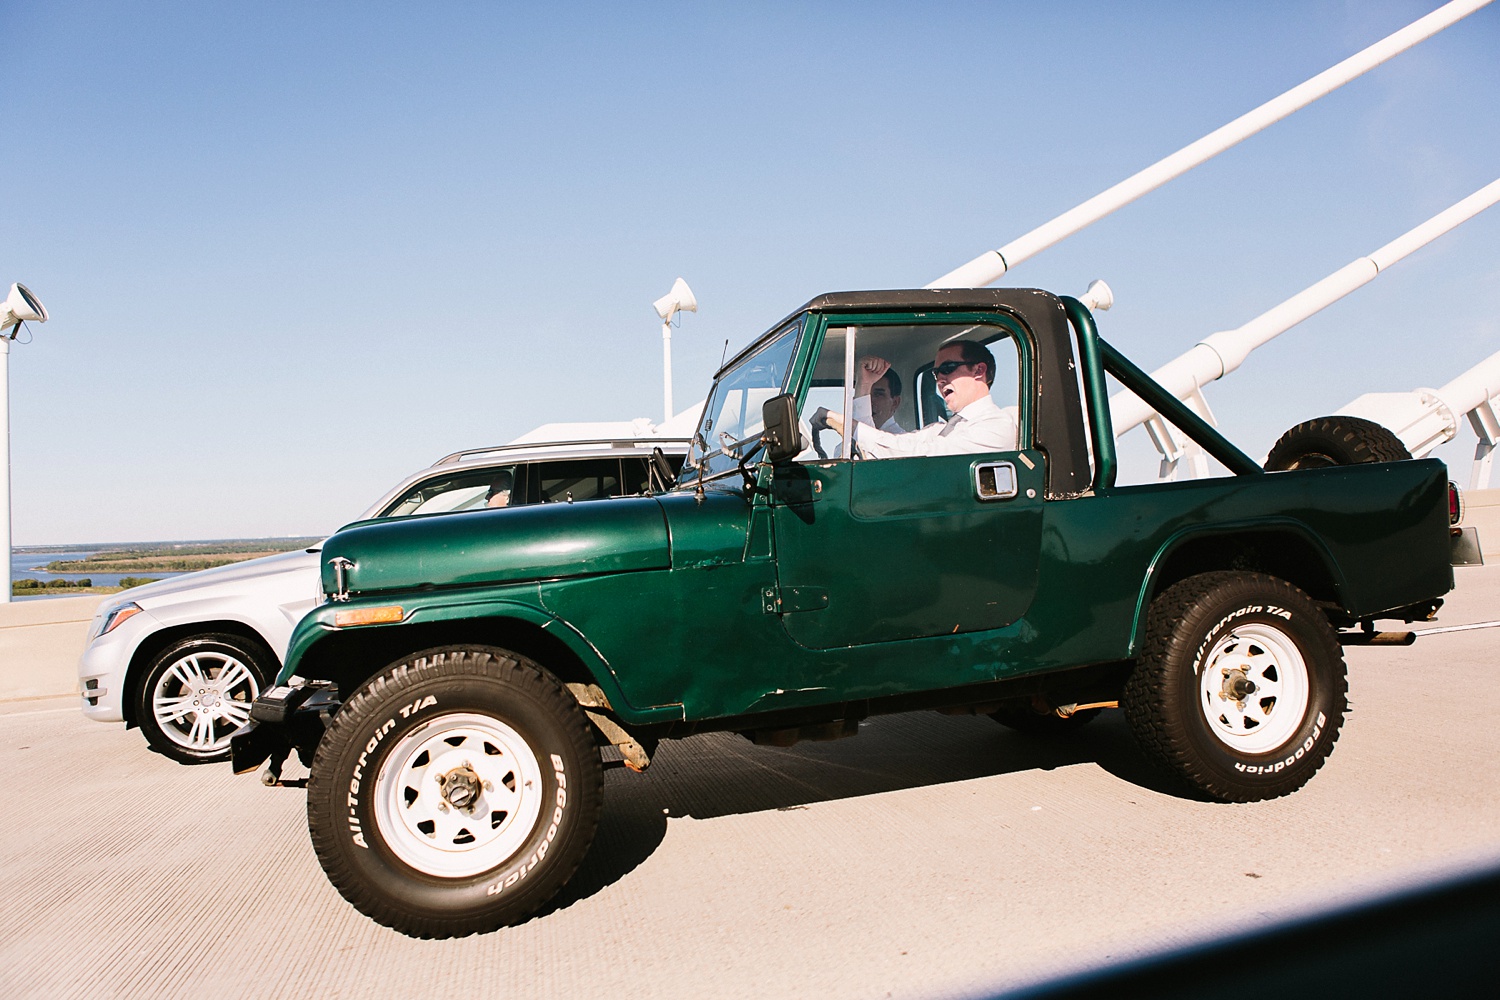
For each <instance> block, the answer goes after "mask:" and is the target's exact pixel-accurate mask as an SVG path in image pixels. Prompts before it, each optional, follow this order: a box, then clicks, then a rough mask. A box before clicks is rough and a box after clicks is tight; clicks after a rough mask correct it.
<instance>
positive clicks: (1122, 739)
mask: <svg viewBox="0 0 1500 1000" xmlns="http://www.w3.org/2000/svg"><path fill="white" fill-rule="evenodd" d="M1079 764H1093V765H1095V766H1097V767H1099V768H1100V769H1101V770H1103V771H1105V772H1107V773H1109V774H1111V775H1113V776H1115V777H1116V778H1119V779H1120V780H1122V781H1126V782H1129V783H1130V784H1133V785H1136V786H1139V787H1141V788H1144V789H1147V790H1149V791H1152V792H1157V793H1159V794H1163V795H1172V796H1180V795H1182V794H1183V793H1182V790H1181V789H1180V788H1179V787H1178V786H1176V785H1175V784H1174V783H1173V782H1172V780H1171V778H1170V777H1168V776H1165V775H1163V774H1161V773H1160V772H1158V771H1157V770H1156V769H1155V768H1154V767H1153V766H1152V765H1151V763H1150V762H1149V761H1148V760H1146V759H1145V758H1144V757H1143V756H1142V755H1141V752H1140V750H1139V749H1138V748H1137V747H1136V745H1135V742H1134V740H1133V739H1132V738H1131V735H1130V731H1129V729H1128V728H1127V726H1126V724H1125V720H1124V718H1123V717H1122V716H1121V715H1120V713H1119V712H1105V713H1104V714H1103V716H1101V717H1100V718H1099V719H1098V720H1097V721H1095V722H1093V723H1092V724H1090V725H1087V726H1082V727H1080V728H1079V729H1077V730H1075V731H1071V732H1069V733H1067V734H1066V735H1064V736H1061V737H1057V738H1036V737H1029V736H1023V735H1021V734H1019V733H1016V732H1013V731H1011V730H1009V729H1006V728H1004V727H1002V726H999V725H997V724H996V723H995V722H994V721H993V720H991V719H989V718H987V717H983V716H980V717H969V716H958V717H954V716H943V715H939V714H937V713H912V714H908V715H893V716H881V717H878V718H874V719H870V720H867V721H866V722H865V723H864V724H863V725H862V726H861V727H860V733H859V736H858V737H856V738H854V739H846V740H839V741H837V742H832V743H799V744H797V745H796V746H794V747H787V748H778V747H758V746H755V745H753V744H751V743H750V742H749V741H747V740H746V739H744V738H743V737H741V736H738V735H735V734H732V733H709V734H705V735H703V736H695V737H692V738H690V739H686V740H677V741H667V742H664V743H662V744H661V747H660V748H659V749H658V751H657V753H656V756H655V758H654V759H653V761H652V764H651V768H650V769H649V770H648V771H647V772H646V773H644V774H635V773H633V772H629V771H625V770H623V769H615V770H611V771H608V772H606V774H605V782H604V812H603V816H602V817H601V819H600V823H599V833H598V836H597V838H596V839H595V841H594V845H593V848H592V849H591V850H590V852H589V855H588V857H586V858H585V859H584V862H583V864H582V865H581V866H580V868H579V869H578V873H577V874H576V875H575V876H574V877H573V878H572V879H571V880H570V881H569V882H568V884H567V885H566V886H565V887H564V888H563V890H562V891H561V892H560V893H559V894H558V895H557V896H556V897H555V898H554V899H553V901H552V903H551V905H549V906H548V907H547V909H546V911H544V912H551V911H553V910H557V909H562V908H564V907H567V906H569V905H571V904H572V903H574V902H576V901H578V900H581V899H587V898H588V897H590V896H592V895H594V894H595V893H597V892H600V891H601V890H603V889H605V888H606V887H608V886H610V885H612V884H613V883H615V882H617V881H619V880H620V879H622V878H624V877H625V876H626V875H628V874H630V872H632V871H634V870H635V869H636V868H637V867H638V866H639V865H641V864H642V863H643V862H645V861H646V859H647V858H649V857H650V856H651V855H652V853H653V852H655V850H656V849H657V847H659V846H660V845H661V843H662V841H663V840H664V839H665V838H666V834H667V821H668V820H669V819H674V818H681V817H693V818H695V819H712V818H715V817H720V816H732V815H738V814H743V813H753V812H762V811H767V810H772V809H780V810H788V809H796V808H798V807H801V806H806V805H810V804H812V803H815V802H828V801H833V800H837V799H847V798H854V797H857V796H862V795H877V794H880V793H882V792H894V791H900V790H903V789H909V788H920V787H927V786H932V785H942V784H947V783H950V782H956V781H970V780H974V779H976V778H990V777H996V776H999V775H1004V774H1012V773H1016V772H1021V771H1051V770H1054V769H1056V768H1060V767H1070V766H1073V765H1079Z"/></svg>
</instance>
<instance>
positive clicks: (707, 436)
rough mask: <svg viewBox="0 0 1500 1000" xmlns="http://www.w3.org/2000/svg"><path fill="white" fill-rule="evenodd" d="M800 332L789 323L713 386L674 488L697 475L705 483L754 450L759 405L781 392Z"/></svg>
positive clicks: (759, 425) (798, 326)
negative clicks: (750, 450)
mask: <svg viewBox="0 0 1500 1000" xmlns="http://www.w3.org/2000/svg"><path fill="white" fill-rule="evenodd" d="M801 329H802V324H801V323H800V322H797V323H793V324H792V325H791V326H789V327H787V328H786V330H785V331H784V332H782V333H781V334H780V335H778V336H777V337H776V338H775V339H774V340H772V341H770V342H769V343H768V344H766V345H765V346H764V347H762V348H761V349H760V350H758V351H756V352H755V353H754V354H752V355H750V356H749V357H748V358H746V359H745V360H743V361H741V362H740V363H739V364H737V365H735V366H734V367H733V368H731V369H729V371H727V372H725V373H724V374H723V375H722V376H720V378H719V380H718V381H717V382H715V383H714V387H713V391H712V392H710V393H709V395H708V401H707V402H706V403H705V404H704V406H703V417H702V419H701V420H700V421H699V423H698V431H697V433H696V434H695V435H694V437H693V443H692V445H691V446H690V447H689V449H688V457H687V463H686V464H685V465H684V466H683V468H682V475H681V477H679V479H678V484H679V485H681V484H683V483H691V482H696V481H697V480H698V478H699V477H700V475H701V476H702V477H703V478H705V479H706V478H711V477H713V476H716V475H719V474H720V473H723V472H727V471H729V470H731V469H733V468H734V467H735V466H737V465H738V464H739V461H740V457H741V456H742V455H744V454H746V453H747V452H748V451H749V449H750V448H753V447H754V446H755V443H756V441H758V440H759V439H760V433H761V431H762V430H763V429H764V422H763V421H762V419H761V405H762V404H763V403H765V401H766V400H768V399H770V398H771V397H772V396H776V395H779V394H780V393H783V392H785V391H786V380H787V374H788V372H789V371H790V370H791V367H792V355H793V353H794V352H795V351H796V348H797V334H798V333H799V332H800V331H801Z"/></svg>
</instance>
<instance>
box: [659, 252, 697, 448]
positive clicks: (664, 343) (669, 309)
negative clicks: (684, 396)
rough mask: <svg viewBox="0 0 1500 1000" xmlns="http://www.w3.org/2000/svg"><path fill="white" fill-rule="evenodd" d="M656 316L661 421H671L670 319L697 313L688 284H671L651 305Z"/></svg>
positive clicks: (683, 282)
mask: <svg viewBox="0 0 1500 1000" xmlns="http://www.w3.org/2000/svg"><path fill="white" fill-rule="evenodd" d="M651 306H652V308H654V309H655V310H656V315H658V316H660V317H661V366H662V409H663V410H665V411H666V415H665V416H664V417H662V419H663V420H671V419H672V415H673V414H672V317H673V316H675V315H677V314H678V313H680V312H690V313H695V312H697V311H698V298H697V296H695V295H694V294H693V290H692V289H691V288H689V287H688V283H687V282H686V281H683V280H682V279H681V278H678V279H677V280H676V281H674V282H672V290H671V291H669V292H668V293H667V294H665V295H663V296H662V297H661V298H659V299H657V300H656V301H655V302H653V303H651Z"/></svg>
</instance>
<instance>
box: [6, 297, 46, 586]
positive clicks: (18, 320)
mask: <svg viewBox="0 0 1500 1000" xmlns="http://www.w3.org/2000/svg"><path fill="white" fill-rule="evenodd" d="M27 320H30V321H32V322H34V323H45V322H47V310H46V309H45V308H43V307H42V303H41V300H39V299H38V298H37V297H36V296H35V295H32V294H31V290H30V289H29V288H27V287H26V286H25V285H11V286H10V294H9V295H8V296H6V298H5V302H4V303H0V448H3V449H4V450H5V455H4V459H5V461H3V462H0V549H4V550H5V591H4V593H3V594H0V604H9V603H10V588H11V581H10V558H11V556H10V342H11V341H12V340H15V339H16V333H17V332H18V331H19V330H20V329H21V324H22V323H23V322H25V321H27Z"/></svg>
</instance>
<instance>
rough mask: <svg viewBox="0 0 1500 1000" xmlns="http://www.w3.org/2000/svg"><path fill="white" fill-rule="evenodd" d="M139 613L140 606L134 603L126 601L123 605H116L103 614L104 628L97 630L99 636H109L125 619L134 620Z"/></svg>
mask: <svg viewBox="0 0 1500 1000" xmlns="http://www.w3.org/2000/svg"><path fill="white" fill-rule="evenodd" d="M140 613H141V606H140V605H139V604H137V603H135V602H134V601H127V602H126V603H124V604H116V605H115V606H114V607H112V608H110V609H109V610H108V611H106V612H104V627H103V628H101V629H100V630H99V634H100V635H109V633H111V632H113V631H114V630H115V629H116V628H117V627H118V626H119V625H121V624H122V623H123V622H125V620H126V619H129V618H134V617H135V616H136V615H138V614H140Z"/></svg>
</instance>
